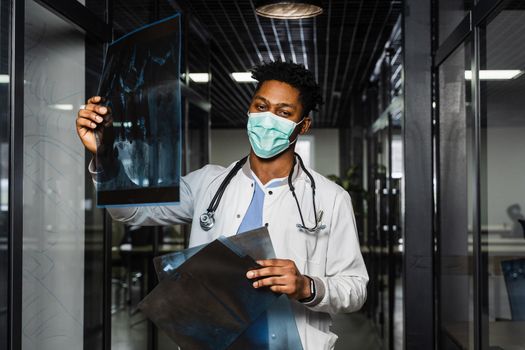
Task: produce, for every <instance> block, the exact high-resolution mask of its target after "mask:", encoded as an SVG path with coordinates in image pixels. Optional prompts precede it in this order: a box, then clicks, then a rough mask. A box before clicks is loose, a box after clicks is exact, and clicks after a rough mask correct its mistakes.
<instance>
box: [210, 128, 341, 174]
mask: <svg viewBox="0 0 525 350" xmlns="http://www.w3.org/2000/svg"><path fill="white" fill-rule="evenodd" d="M308 134H309V135H313V136H314V140H315V141H314V148H315V149H314V169H315V170H316V171H318V172H319V173H321V174H323V175H331V174H335V175H339V130H338V129H312V130H310V132H309V133H308ZM249 151H250V142H249V141H248V135H247V134H246V130H245V129H212V131H211V154H210V163H211V164H219V165H223V166H227V165H229V164H231V163H233V162H234V161H236V160H238V159H240V158H242V157H243V156H245V155H247V154H248V152H249Z"/></svg>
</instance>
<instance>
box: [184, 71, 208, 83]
mask: <svg viewBox="0 0 525 350" xmlns="http://www.w3.org/2000/svg"><path fill="white" fill-rule="evenodd" d="M189 76H190V79H191V80H192V81H193V82H194V83H208V82H209V81H210V74H208V73H190V74H189Z"/></svg>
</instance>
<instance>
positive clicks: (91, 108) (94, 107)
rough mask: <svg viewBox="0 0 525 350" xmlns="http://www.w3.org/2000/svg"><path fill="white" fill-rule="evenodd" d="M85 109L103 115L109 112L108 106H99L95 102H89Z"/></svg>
mask: <svg viewBox="0 0 525 350" xmlns="http://www.w3.org/2000/svg"><path fill="white" fill-rule="evenodd" d="M85 109H87V110H89V111H93V112H97V113H98V114H101V115H104V114H106V113H107V112H108V109H107V108H106V107H103V106H99V105H96V104H93V103H88V104H87V105H86V108H85Z"/></svg>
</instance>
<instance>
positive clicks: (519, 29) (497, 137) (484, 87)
mask: <svg viewBox="0 0 525 350" xmlns="http://www.w3.org/2000/svg"><path fill="white" fill-rule="evenodd" d="M524 35H525V6H524V4H523V2H522V1H514V2H511V3H510V4H509V5H507V7H506V8H504V9H503V10H502V11H501V12H500V13H499V14H498V15H497V16H496V17H495V18H494V19H493V20H492V21H491V22H490V23H489V24H487V25H486V26H484V27H482V28H481V52H480V55H481V72H480V78H481V81H480V86H481V88H480V97H481V115H480V117H481V149H480V152H481V169H480V170H481V173H480V176H481V184H480V195H481V203H480V204H481V230H482V232H481V233H482V238H483V242H482V243H483V245H482V249H483V254H484V263H485V264H486V266H485V270H486V277H485V278H486V279H487V281H486V283H485V284H484V288H485V289H486V290H485V293H486V295H487V298H488V315H485V316H488V328H489V329H488V342H489V346H490V347H494V348H498V349H499V348H503V349H518V348H520V347H523V344H525V336H524V335H523V333H524V332H523V329H524V327H525V184H524V181H523V180H524V176H523V173H524V172H525V162H524V159H525V158H524V156H523V150H525V136H524V135H525V117H524V115H523V111H524V110H525V99H524V98H523V96H524V95H525V75H523V73H524V72H525V51H524V48H525V44H524V43H523V37H524Z"/></svg>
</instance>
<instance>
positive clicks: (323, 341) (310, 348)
mask: <svg viewBox="0 0 525 350" xmlns="http://www.w3.org/2000/svg"><path fill="white" fill-rule="evenodd" d="M337 338H338V336H337V335H336V334H334V333H332V332H328V333H325V332H323V331H321V330H319V329H317V328H315V327H314V326H311V325H309V324H306V335H305V340H306V347H305V349H304V350H331V349H333V348H334V346H335V342H336V341H337Z"/></svg>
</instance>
